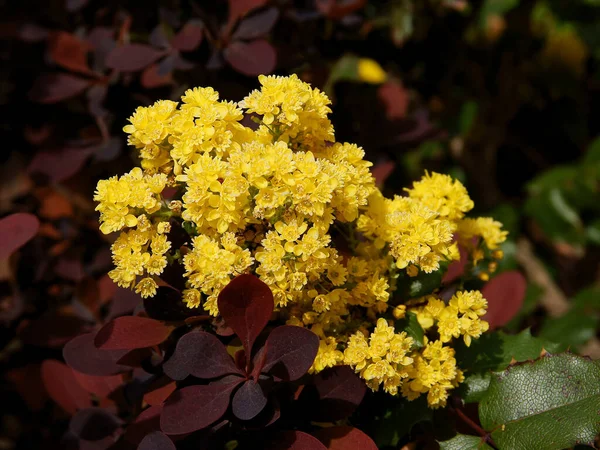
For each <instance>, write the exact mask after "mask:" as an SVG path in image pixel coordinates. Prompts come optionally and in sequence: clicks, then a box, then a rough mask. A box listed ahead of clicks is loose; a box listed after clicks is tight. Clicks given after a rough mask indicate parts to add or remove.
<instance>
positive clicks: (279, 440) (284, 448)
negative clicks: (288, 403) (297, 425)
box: [267, 431, 327, 450]
mask: <svg viewBox="0 0 600 450" xmlns="http://www.w3.org/2000/svg"><path fill="white" fill-rule="evenodd" d="M267 448H268V449H269V450H327V447H325V446H324V445H323V444H322V443H321V441H319V440H318V439H317V438H316V437H314V436H311V435H310V434H308V433H305V432H303V431H284V432H281V433H277V435H276V436H275V438H274V439H273V441H272V442H271V444H270V445H268V446H267Z"/></svg>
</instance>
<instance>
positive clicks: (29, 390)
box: [5, 364, 48, 411]
mask: <svg viewBox="0 0 600 450" xmlns="http://www.w3.org/2000/svg"><path fill="white" fill-rule="evenodd" d="M5 376H6V379H7V380H9V381H10V382H12V383H14V385H15V387H16V390H17V392H18V393H19V395H20V396H21V398H22V399H23V400H25V403H27V406H29V408H31V409H32V410H33V411H40V410H41V409H42V408H43V407H44V403H45V402H46V400H47V399H48V393H47V392H46V389H45V388H44V383H43V381H42V374H41V370H40V364H29V365H27V366H24V367H19V368H18V369H12V370H10V371H9V372H6V375H5Z"/></svg>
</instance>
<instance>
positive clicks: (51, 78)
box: [29, 73, 91, 103]
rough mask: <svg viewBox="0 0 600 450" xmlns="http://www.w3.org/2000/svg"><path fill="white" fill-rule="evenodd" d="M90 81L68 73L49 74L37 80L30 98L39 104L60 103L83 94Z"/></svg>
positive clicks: (30, 92)
mask: <svg viewBox="0 0 600 450" xmlns="http://www.w3.org/2000/svg"><path fill="white" fill-rule="evenodd" d="M90 84H91V82H90V80H86V79H84V78H80V77H78V76H75V75H71V74H68V73H48V74H43V75H40V76H39V77H37V78H36V80H35V82H34V84H33V87H32V88H31V90H30V91H29V98H30V99H31V100H33V101H35V102H39V103H58V102H60V101H62V100H66V99H68V98H71V97H75V96H76V95H79V94H81V93H82V92H83V91H84V90H85V89H86V88H87V87H88V86H89V85H90Z"/></svg>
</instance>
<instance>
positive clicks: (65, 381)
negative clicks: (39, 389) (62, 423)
mask: <svg viewBox="0 0 600 450" xmlns="http://www.w3.org/2000/svg"><path fill="white" fill-rule="evenodd" d="M42 381H43V382H44V387H45V388H46V391H48V395H49V396H50V398H51V399H52V400H54V401H55V402H56V403H58V405H59V406H60V407H61V408H62V409H64V410H65V411H66V412H68V413H69V414H75V412H77V410H78V409H84V408H89V407H90V406H92V400H91V399H90V394H88V393H87V391H86V390H85V389H83V388H82V387H81V386H80V385H79V383H77V379H76V378H75V375H73V371H72V370H71V369H70V368H69V367H68V366H66V365H64V364H63V363H61V362H60V361H57V360H55V359H47V360H45V361H44V362H43V363H42Z"/></svg>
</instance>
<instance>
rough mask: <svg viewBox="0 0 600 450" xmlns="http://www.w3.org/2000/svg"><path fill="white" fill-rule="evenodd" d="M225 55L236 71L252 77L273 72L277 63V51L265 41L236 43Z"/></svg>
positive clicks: (230, 46)
mask: <svg viewBox="0 0 600 450" xmlns="http://www.w3.org/2000/svg"><path fill="white" fill-rule="evenodd" d="M223 55H224V56H225V59H226V60H227V62H228V63H229V64H231V66H232V67H233V68H234V69H235V70H237V71H238V72H240V73H242V74H244V75H248V76H250V77H254V76H257V75H261V74H269V73H271V72H273V70H275V65H276V63H277V53H276V52H275V49H274V48H273V46H272V45H271V44H269V43H268V42H267V41H265V40H256V41H251V42H248V43H246V42H242V41H234V42H232V43H231V44H229V46H228V47H227V48H226V49H225V51H224V52H223Z"/></svg>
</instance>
